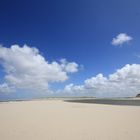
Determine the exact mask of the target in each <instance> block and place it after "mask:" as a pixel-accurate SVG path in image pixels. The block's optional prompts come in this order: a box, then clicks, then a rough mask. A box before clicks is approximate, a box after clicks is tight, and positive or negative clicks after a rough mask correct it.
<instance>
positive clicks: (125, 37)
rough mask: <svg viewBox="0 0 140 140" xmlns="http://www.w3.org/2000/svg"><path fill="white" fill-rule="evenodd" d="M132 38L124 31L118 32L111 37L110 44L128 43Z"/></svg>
mask: <svg viewBox="0 0 140 140" xmlns="http://www.w3.org/2000/svg"><path fill="white" fill-rule="evenodd" d="M132 39H133V38H132V37H131V36H128V35H127V34H126V33H120V34H118V35H117V36H116V37H115V38H113V40H112V42H111V44H112V45H115V46H119V45H122V44H124V43H128V42H129V41H131V40H132Z"/></svg>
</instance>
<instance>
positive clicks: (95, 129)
mask: <svg viewBox="0 0 140 140" xmlns="http://www.w3.org/2000/svg"><path fill="white" fill-rule="evenodd" d="M139 119H140V106H126V105H125V106H120V105H117V106H116V105H104V104H89V103H87V104H85V103H76V102H75V103H74V102H73V103H72V102H64V101H62V100H44V101H43V100H42V101H22V102H3V103H0V139H1V140H140V134H139V132H140V121H139Z"/></svg>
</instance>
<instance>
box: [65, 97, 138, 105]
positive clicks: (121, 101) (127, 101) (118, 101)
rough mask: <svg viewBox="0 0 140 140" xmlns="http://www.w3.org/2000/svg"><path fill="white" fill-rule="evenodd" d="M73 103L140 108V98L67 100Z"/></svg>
mask: <svg viewBox="0 0 140 140" xmlns="http://www.w3.org/2000/svg"><path fill="white" fill-rule="evenodd" d="M65 101H66V102H72V103H89V104H107V105H127V106H140V99H139V98H126V99H121V98H120V99H96V98H94V99H72V100H65Z"/></svg>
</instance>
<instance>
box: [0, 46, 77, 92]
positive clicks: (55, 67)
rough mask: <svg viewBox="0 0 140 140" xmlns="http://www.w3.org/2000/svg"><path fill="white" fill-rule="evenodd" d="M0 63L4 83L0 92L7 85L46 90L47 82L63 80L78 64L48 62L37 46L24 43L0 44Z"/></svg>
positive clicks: (75, 69)
mask: <svg viewBox="0 0 140 140" xmlns="http://www.w3.org/2000/svg"><path fill="white" fill-rule="evenodd" d="M0 64H1V65H2V67H3V68H4V72H5V77H4V80H5V82H6V85H5V84H4V85H3V84H2V85H0V92H2V91H4V88H5V90H6V89H7V90H8V88H9V87H14V88H15V89H26V90H27V89H30V90H36V91H41V90H47V89H48V86H49V83H52V82H64V81H65V80H67V79H68V73H74V72H77V71H78V64H77V63H75V62H68V61H67V60H66V59H63V60H61V61H60V62H56V61H53V62H51V63H49V62H48V61H47V60H46V59H45V58H44V57H43V56H42V55H41V54H40V53H39V50H38V49H37V48H33V47H29V46H27V45H24V46H23V47H20V46H19V45H12V46H11V47H10V48H6V47H3V46H0Z"/></svg>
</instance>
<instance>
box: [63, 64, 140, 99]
mask: <svg viewBox="0 0 140 140" xmlns="http://www.w3.org/2000/svg"><path fill="white" fill-rule="evenodd" d="M63 92H64V93H69V94H74V93H75V94H76V93H77V94H79V93H81V94H82V95H86V94H87V95H93V96H95V97H126V96H135V95H136V94H137V93H139V92H140V64H132V65H130V64H127V65H125V66H124V67H123V68H121V69H118V70H117V71H116V72H115V73H113V74H110V75H109V76H108V77H105V76H103V74H98V75H96V76H95V77H91V78H89V79H86V80H85V81H84V84H83V85H74V84H70V85H67V86H66V87H65V89H64V90H63ZM83 93H84V94H83Z"/></svg>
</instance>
